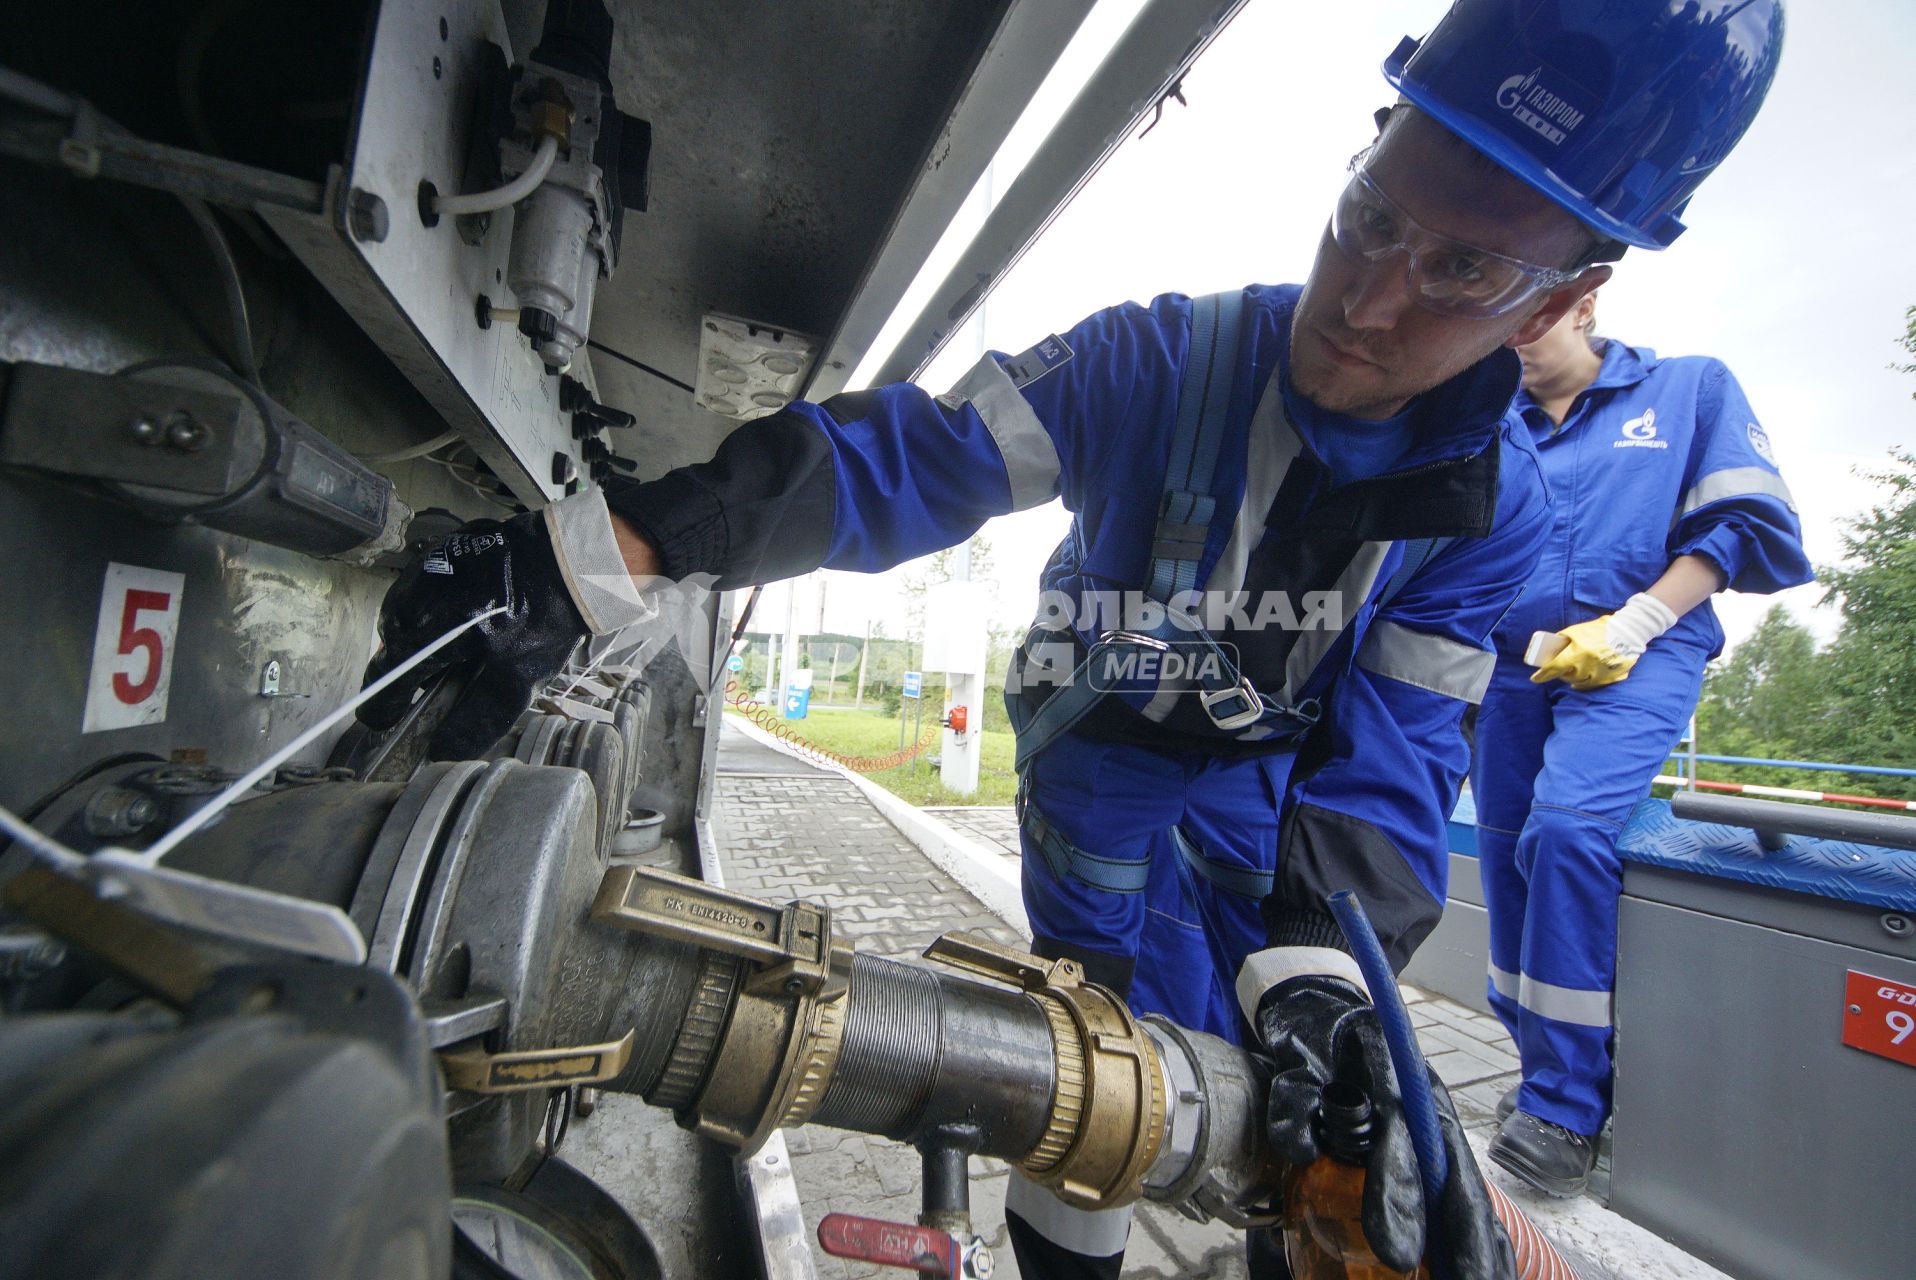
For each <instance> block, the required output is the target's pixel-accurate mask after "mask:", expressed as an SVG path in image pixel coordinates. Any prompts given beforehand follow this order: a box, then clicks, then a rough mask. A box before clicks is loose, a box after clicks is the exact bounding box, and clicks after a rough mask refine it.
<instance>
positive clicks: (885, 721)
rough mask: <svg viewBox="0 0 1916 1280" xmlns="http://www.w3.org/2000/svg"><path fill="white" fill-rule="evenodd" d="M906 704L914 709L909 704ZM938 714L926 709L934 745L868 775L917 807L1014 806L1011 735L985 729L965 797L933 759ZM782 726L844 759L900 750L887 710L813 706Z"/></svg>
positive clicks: (908, 727) (927, 730)
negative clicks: (971, 788) (974, 780)
mask: <svg viewBox="0 0 1916 1280" xmlns="http://www.w3.org/2000/svg"><path fill="white" fill-rule="evenodd" d="M906 706H907V710H908V711H909V709H910V704H909V703H908V704H906ZM934 711H935V709H934V708H932V707H926V708H925V721H924V726H923V728H924V732H925V734H926V736H927V737H930V738H931V745H930V746H928V747H927V748H926V749H925V750H924V751H923V752H921V753H920V754H919V755H918V757H917V758H916V759H915V760H911V761H907V762H906V763H904V764H901V765H897V766H894V767H893V768H890V769H886V770H884V771H883V772H880V773H867V774H866V775H865V776H866V777H868V778H870V779H871V780H872V781H873V782H876V783H877V784H878V785H879V786H881V787H883V788H885V790H887V791H889V792H891V793H892V794H893V795H896V796H900V797H902V798H903V799H906V800H909V801H910V802H911V803H913V804H916V805H944V804H951V805H958V804H980V805H1006V804H1010V803H1011V802H1012V798H1013V797H1014V796H1015V795H1016V794H1017V790H1018V775H1017V774H1016V773H1015V772H1014V771H1013V770H1012V767H1011V761H1012V757H1013V754H1014V744H1013V741H1012V736H1011V733H1010V732H1009V731H1007V730H996V729H987V730H985V732H984V743H983V756H982V758H981V759H980V760H979V762H978V790H977V792H976V793H974V794H972V795H961V794H959V793H958V792H956V791H951V790H948V789H947V788H946V787H945V785H944V784H943V783H942V782H940V781H939V780H938V769H937V766H935V765H933V764H932V763H931V760H930V757H931V756H932V755H934V754H936V753H937V751H938V750H939V748H940V742H939V738H940V737H941V736H942V735H939V734H936V733H934V732H932V731H933V729H934V727H935V725H936V721H935V720H933V719H932V716H933V714H934ZM726 712H727V713H728V714H731V715H737V714H739V713H738V712H737V711H736V710H734V709H733V708H732V707H731V706H730V705H727V707H726ZM783 723H784V725H785V727H786V728H788V729H790V730H791V732H792V735H793V736H794V737H796V738H798V739H799V740H800V741H802V742H805V743H807V744H809V745H811V746H816V747H822V748H824V749H825V750H827V751H830V752H835V753H836V754H838V755H841V756H889V755H891V754H893V753H895V752H896V751H897V750H898V717H896V716H890V715H886V714H885V713H884V712H882V711H852V710H849V709H847V708H842V707H817V706H814V707H813V708H812V710H811V714H810V715H808V716H806V717H805V718H804V719H803V720H786V721H784V722H783ZM912 728H913V726H912V724H910V723H909V722H907V724H906V726H905V733H906V739H907V745H910V742H911V737H910V735H911V730H912Z"/></svg>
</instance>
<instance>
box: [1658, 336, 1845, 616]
mask: <svg viewBox="0 0 1916 1280" xmlns="http://www.w3.org/2000/svg"><path fill="white" fill-rule="evenodd" d="M1696 414H1697V421H1696V434H1695V435H1694V437H1693V438H1692V440H1691V446H1690V457H1689V461H1688V466H1687V468H1686V470H1685V474H1684V478H1683V495H1682V498H1681V499H1680V501H1679V504H1678V507H1677V511H1676V516H1675V520H1674V522H1673V524H1672V527H1671V532H1670V554H1671V556H1673V557H1674V556H1680V555H1692V554H1694V555H1703V556H1708V557H1709V558H1710V559H1711V560H1713V561H1715V562H1716V564H1717V567H1719V568H1720V569H1722V570H1723V576H1724V579H1725V582H1726V584H1727V585H1728V586H1730V587H1732V588H1733V589H1735V590H1737V591H1753V592H1765V593H1767V592H1771V591H1779V590H1781V589H1783V588H1784V587H1793V586H1797V585H1798V584H1800V583H1804V582H1808V581H1809V580H1810V579H1811V578H1813V577H1814V576H1815V573H1814V571H1813V570H1812V569H1811V567H1810V563H1809V558H1808V556H1807V555H1806V554H1805V553H1804V551H1803V528H1802V525H1801V523H1800V522H1799V521H1798V520H1797V516H1796V504H1795V501H1794V499H1792V498H1791V497H1790V491H1789V486H1788V485H1786V484H1785V483H1784V482H1783V476H1782V473H1781V472H1779V471H1778V470H1777V466H1776V461H1775V459H1774V457H1773V456H1772V454H1771V449H1770V440H1769V435H1768V433H1767V432H1765V431H1764V430H1763V428H1762V426H1760V425H1759V424H1758V423H1757V420H1756V413H1755V411H1754V410H1752V409H1751V408H1750V402H1749V401H1748V400H1747V399H1746V398H1745V397H1744V395H1743V388H1742V387H1740V386H1738V385H1737V381H1736V378H1735V376H1734V375H1732V374H1731V373H1730V371H1729V369H1728V368H1726V367H1725V366H1724V365H1722V364H1720V363H1718V362H1715V361H1712V362H1711V368H1710V370H1709V371H1708V372H1707V373H1705V374H1704V375H1703V380H1702V383H1701V384H1700V386H1699V387H1698V390H1697V405H1696Z"/></svg>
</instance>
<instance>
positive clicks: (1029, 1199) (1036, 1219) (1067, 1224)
mask: <svg viewBox="0 0 1916 1280" xmlns="http://www.w3.org/2000/svg"><path fill="white" fill-rule="evenodd" d="M986 358H987V359H989V358H990V357H986ZM1005 1212H1007V1213H1015V1214H1017V1215H1018V1216H1019V1217H1020V1218H1023V1219H1024V1220H1025V1225H1026V1226H1028V1227H1030V1228H1031V1229H1032V1230H1033V1231H1036V1232H1037V1233H1038V1234H1039V1235H1041V1236H1043V1237H1044V1238H1045V1239H1047V1240H1049V1241H1050V1242H1051V1243H1052V1244H1055V1245H1057V1246H1058V1247H1059V1248H1060V1249H1063V1250H1065V1251H1067V1252H1069V1253H1077V1254H1083V1255H1085V1256H1087V1257H1092V1258H1108V1257H1110V1256H1111V1255H1112V1254H1114V1253H1122V1252H1124V1243H1125V1241H1126V1240H1128V1239H1129V1238H1130V1236H1131V1206H1130V1205H1128V1204H1127V1205H1120V1206H1119V1207H1118V1208H1116V1209H1073V1208H1072V1207H1071V1206H1070V1205H1068V1204H1066V1203H1065V1202H1064V1201H1062V1200H1060V1199H1058V1197H1056V1196H1054V1195H1052V1194H1051V1193H1050V1192H1049V1191H1047V1190H1045V1189H1044V1188H1043V1187H1041V1186H1039V1185H1038V1184H1037V1183H1035V1182H1033V1181H1032V1180H1031V1179H1030V1178H1027V1177H1026V1176H1025V1175H1024V1174H1022V1173H1020V1172H1018V1171H1017V1170H1016V1169H1013V1170H1012V1171H1011V1185H1009V1186H1007V1187H1006V1188H1005Z"/></svg>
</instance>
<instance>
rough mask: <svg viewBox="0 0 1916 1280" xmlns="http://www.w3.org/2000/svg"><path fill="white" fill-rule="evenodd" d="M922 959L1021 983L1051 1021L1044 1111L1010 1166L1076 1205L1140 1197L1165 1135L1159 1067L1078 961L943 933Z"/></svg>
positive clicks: (1122, 1011)
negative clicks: (1049, 1083) (1052, 1077)
mask: <svg viewBox="0 0 1916 1280" xmlns="http://www.w3.org/2000/svg"><path fill="white" fill-rule="evenodd" d="M925 955H926V957H927V958H929V959H933V960H939V961H942V962H943V963H945V964H948V965H950V966H952V967H953V968H956V969H961V970H964V971H965V972H968V973H972V974H976V975H977V976H979V977H983V978H989V979H991V980H993V981H996V982H1003V983H1008V984H1010V985H1012V986H1014V987H1017V988H1019V989H1020V990H1022V991H1024V992H1025V993H1026V994H1027V995H1029V996H1030V997H1031V998H1032V999H1033V1000H1035V1001H1037V1002H1038V1004H1039V1006H1040V1007H1041V1008H1042V1009H1043V1010H1044V1013H1045V1017H1046V1018H1047V1019H1048V1020H1049V1022H1050V1024H1051V1039H1052V1046H1053V1049H1054V1051H1055V1054H1056V1058H1057V1084H1056V1088H1055V1089H1054V1090H1053V1093H1052V1100H1051V1114H1050V1116H1049V1118H1048V1120H1047V1122H1046V1124H1045V1131H1044V1136H1043V1137H1041V1138H1040V1139H1039V1140H1038V1144H1037V1145H1036V1146H1034V1147H1033V1148H1032V1149H1031V1150H1030V1151H1029V1152H1027V1153H1026V1154H1025V1155H1024V1156H1023V1157H1022V1158H1020V1159H1019V1160H1017V1161H1016V1163H1017V1165H1018V1167H1019V1168H1020V1169H1022V1170H1023V1171H1024V1172H1025V1173H1026V1174H1028V1175H1029V1176H1030V1177H1031V1178H1032V1180H1033V1181H1035V1182H1037V1183H1039V1184H1041V1185H1043V1186H1046V1187H1049V1188H1051V1190H1052V1192H1053V1194H1055V1195H1056V1196H1057V1197H1058V1198H1059V1199H1060V1200H1063V1201H1064V1202H1065V1203H1066V1204H1068V1205H1071V1206H1072V1207H1074V1208H1079V1209H1109V1208H1114V1207H1116V1206H1118V1205H1123V1204H1129V1203H1131V1202H1132V1201H1133V1200H1136V1199H1137V1198H1138V1197H1139V1196H1140V1195H1141V1194H1143V1190H1144V1175H1145V1172H1146V1171H1147V1170H1148V1169H1150V1168H1151V1165H1152V1162H1153V1161H1155V1160H1156V1159H1157V1156H1158V1149H1159V1147H1160V1146H1161V1145H1162V1143H1163V1141H1164V1116H1165V1103H1166V1099H1165V1085H1164V1073H1163V1070H1162V1068H1161V1065H1160V1063H1159V1061H1158V1053H1157V1049H1156V1046H1155V1045H1154V1044H1153V1042H1152V1041H1151V1039H1150V1037H1149V1036H1148V1035H1146V1034H1145V1032H1144V1029H1143V1027H1141V1026H1140V1025H1139V1023H1138V1021H1137V1019H1136V1018H1135V1017H1133V1016H1132V1014H1131V1010H1130V1009H1129V1008H1128V1007H1127V1006H1126V1005H1125V1003H1124V1001H1123V1000H1121V999H1119V998H1118V996H1117V995H1115V994H1114V993H1112V992H1111V991H1108V990H1106V989H1105V988H1103V987H1100V986H1097V985H1095V984H1092V983H1088V982H1086V981H1085V980H1084V969H1083V967H1082V966H1081V965H1079V964H1078V963H1077V962H1076V961H1073V960H1043V959H1040V958H1039V957H1037V956H1034V955H1029V954H1027V953H1025V952H1022V951H1017V950H1014V949H1012V948H1010V947H1005V946H1001V945H999V944H998V943H995V942H992V941H991V940H990V939H988V938H986V937H984V936H982V935H980V934H975V933H965V932H959V933H948V934H946V935H945V936H944V937H942V938H939V939H938V940H937V941H936V942H934V943H932V944H931V946H929V947H927V948H926V949H925Z"/></svg>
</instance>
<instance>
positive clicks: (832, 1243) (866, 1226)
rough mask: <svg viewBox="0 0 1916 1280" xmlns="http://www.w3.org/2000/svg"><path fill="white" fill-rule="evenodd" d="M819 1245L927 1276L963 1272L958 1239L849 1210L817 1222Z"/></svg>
mask: <svg viewBox="0 0 1916 1280" xmlns="http://www.w3.org/2000/svg"><path fill="white" fill-rule="evenodd" d="M818 1244H819V1247H820V1248H822V1249H823V1250H825V1252H826V1253H829V1254H831V1255H832V1256H833V1257H834V1258H854V1259H856V1260H858V1261H859V1262H870V1263H875V1264H877V1265H878V1266H881V1267H909V1268H910V1269H911V1270H913V1271H917V1272H921V1273H923V1274H924V1275H928V1276H949V1277H953V1278H954V1280H955V1278H956V1277H958V1276H961V1275H962V1274H963V1272H962V1270H961V1266H962V1263H961V1261H960V1259H959V1254H958V1242H957V1241H956V1240H954V1239H953V1238H952V1237H951V1235H950V1234H949V1233H947V1232H944V1231H938V1230H935V1229H933V1228H931V1227H918V1226H911V1225H909V1224H907V1223H903V1222H881V1221H880V1220H879V1219H877V1218H860V1217H857V1216H855V1215H853V1214H849V1213H828V1214H826V1215H825V1216H824V1217H823V1218H821V1219H820V1220H819V1223H818Z"/></svg>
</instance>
